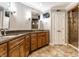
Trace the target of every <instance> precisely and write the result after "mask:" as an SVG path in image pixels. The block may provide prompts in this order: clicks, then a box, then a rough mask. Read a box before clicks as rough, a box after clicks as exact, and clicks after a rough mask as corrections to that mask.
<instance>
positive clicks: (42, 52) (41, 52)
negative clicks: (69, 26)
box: [29, 45, 78, 57]
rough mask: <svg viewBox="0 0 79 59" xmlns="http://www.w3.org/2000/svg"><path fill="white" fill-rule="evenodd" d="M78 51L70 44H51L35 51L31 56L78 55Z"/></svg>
mask: <svg viewBox="0 0 79 59" xmlns="http://www.w3.org/2000/svg"><path fill="white" fill-rule="evenodd" d="M77 56H78V51H76V50H75V49H74V48H72V47H70V46H65V45H55V46H52V45H49V46H45V47H43V48H41V49H38V50H37V51H35V52H33V53H32V54H31V55H29V57H77Z"/></svg>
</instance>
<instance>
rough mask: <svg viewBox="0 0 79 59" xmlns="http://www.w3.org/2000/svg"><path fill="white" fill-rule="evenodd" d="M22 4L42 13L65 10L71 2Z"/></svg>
mask: <svg viewBox="0 0 79 59" xmlns="http://www.w3.org/2000/svg"><path fill="white" fill-rule="evenodd" d="M22 3H23V4H25V5H27V6H30V7H32V8H35V9H37V10H40V11H42V12H44V11H47V10H49V9H51V8H66V7H67V6H68V5H70V4H71V2H22Z"/></svg>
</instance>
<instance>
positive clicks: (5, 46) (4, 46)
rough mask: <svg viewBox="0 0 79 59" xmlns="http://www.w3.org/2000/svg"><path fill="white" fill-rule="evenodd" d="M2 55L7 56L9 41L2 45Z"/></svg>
mask: <svg viewBox="0 0 79 59" xmlns="http://www.w3.org/2000/svg"><path fill="white" fill-rule="evenodd" d="M0 57H7V43H3V44H1V45H0Z"/></svg>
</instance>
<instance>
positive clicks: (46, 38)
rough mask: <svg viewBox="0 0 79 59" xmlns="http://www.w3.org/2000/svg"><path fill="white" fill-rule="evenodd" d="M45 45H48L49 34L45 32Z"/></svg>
mask: <svg viewBox="0 0 79 59" xmlns="http://www.w3.org/2000/svg"><path fill="white" fill-rule="evenodd" d="M45 41H46V42H45V44H49V33H48V32H46V37H45Z"/></svg>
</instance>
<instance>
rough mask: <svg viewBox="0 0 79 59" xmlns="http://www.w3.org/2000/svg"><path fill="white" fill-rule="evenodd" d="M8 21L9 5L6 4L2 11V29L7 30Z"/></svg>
mask: <svg viewBox="0 0 79 59" xmlns="http://www.w3.org/2000/svg"><path fill="white" fill-rule="evenodd" d="M9 19H10V3H9V2H6V8H5V9H4V18H3V29H9V21H10V20H9Z"/></svg>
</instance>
